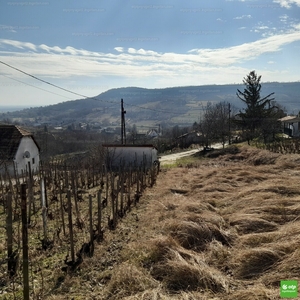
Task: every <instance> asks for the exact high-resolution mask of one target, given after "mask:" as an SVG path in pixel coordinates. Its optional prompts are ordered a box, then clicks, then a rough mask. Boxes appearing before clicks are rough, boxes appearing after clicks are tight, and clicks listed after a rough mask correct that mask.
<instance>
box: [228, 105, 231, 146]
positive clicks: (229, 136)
mask: <svg viewBox="0 0 300 300" xmlns="http://www.w3.org/2000/svg"><path fill="white" fill-rule="evenodd" d="M230 113H231V109H230V103H228V117H229V118H228V126H229V128H228V129H229V132H228V145H230V143H231V141H230V139H231V134H230V131H231V128H230Z"/></svg>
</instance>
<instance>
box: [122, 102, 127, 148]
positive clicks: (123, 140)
mask: <svg viewBox="0 0 300 300" xmlns="http://www.w3.org/2000/svg"><path fill="white" fill-rule="evenodd" d="M125 114H126V111H125V110H124V106H123V99H121V144H122V145H126V128H125Z"/></svg>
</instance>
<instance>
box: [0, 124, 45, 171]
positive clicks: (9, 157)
mask: <svg viewBox="0 0 300 300" xmlns="http://www.w3.org/2000/svg"><path fill="white" fill-rule="evenodd" d="M39 163H40V148H39V146H38V144H37V143H36V141H35V139H34V137H33V135H32V134H31V133H30V132H29V131H27V130H25V129H23V128H21V127H19V126H16V125H1V124H0V174H2V175H3V174H7V173H8V174H10V175H14V174H15V173H17V174H19V175H21V174H22V172H25V171H27V170H29V168H30V169H31V171H32V172H37V171H38V170H39Z"/></svg>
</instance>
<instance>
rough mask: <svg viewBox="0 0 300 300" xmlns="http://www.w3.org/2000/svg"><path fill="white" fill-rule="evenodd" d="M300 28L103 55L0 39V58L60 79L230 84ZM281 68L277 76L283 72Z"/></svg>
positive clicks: (4, 71)
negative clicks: (235, 40)
mask: <svg viewBox="0 0 300 300" xmlns="http://www.w3.org/2000/svg"><path fill="white" fill-rule="evenodd" d="M299 32H300V24H297V25H295V26H294V29H293V30H290V31H289V32H286V33H283V34H276V35H273V36H269V37H267V38H261V39H259V40H257V41H254V42H249V43H244V44H241V45H237V46H232V47H227V48H217V49H211V48H202V49H192V50H190V51H188V52H187V53H172V52H165V53H159V52H156V51H153V50H147V49H142V48H140V49H135V48H133V47H130V48H127V49H124V48H123V47H115V48H114V50H115V51H113V52H112V53H102V52H93V51H88V50H84V49H76V48H74V47H70V46H68V47H65V48H62V47H58V46H48V45H45V44H41V45H34V44H32V43H25V42H20V41H14V40H6V39H0V57H1V58H0V60H2V61H4V62H5V63H8V64H10V65H12V66H16V67H18V68H19V69H21V70H24V71H25V72H28V73H31V74H33V75H35V76H43V78H49V77H52V78H58V79H59V80H65V79H68V80H69V79H74V78H75V79H74V80H77V79H76V78H78V77H84V78H86V79H88V78H90V79H92V78H98V79H99V78H108V77H111V76H118V78H123V79H122V80H124V78H126V80H127V79H128V80H133V82H137V81H138V82H141V80H149V82H151V83H149V84H151V85H152V86H153V87H155V85H156V86H157V87H159V85H158V83H162V82H164V84H165V85H169V86H174V85H184V84H197V83H196V81H198V84H200V83H201V84H209V83H212V82H215V83H230V82H233V81H234V79H233V78H236V77H237V76H238V77H239V78H242V77H243V76H245V74H247V72H248V71H249V70H247V69H246V68H245V67H243V65H246V64H247V63H250V62H254V63H255V59H256V58H259V57H261V56H262V55H264V54H269V53H276V52H279V51H281V50H282V47H283V46H284V45H287V44H290V43H293V42H295V41H299V40H300V34H299ZM11 47H14V48H15V49H11ZM20 49H21V50H22V51H20ZM267 57H268V56H266V60H265V61H266V63H267V62H268V63H269V64H271V62H270V57H269V59H268V58H267ZM272 72H273V73H272ZM272 72H271V71H270V73H267V74H269V79H268V80H271V78H272V77H271V76H274V71H272ZM278 72H279V73H276V76H279V75H280V72H281V71H278ZM1 73H2V74H6V75H13V76H24V75H23V74H21V73H18V72H16V71H14V70H12V69H9V68H1ZM183 74H184V76H183ZM208 74H209V76H208ZM264 74H266V72H265V71H264ZM272 74H273V75H272ZM235 76H236V77H235ZM199 78H201V80H202V81H199ZM285 78H286V77H285ZM277 80H278V79H277ZM297 80H298V79H297Z"/></svg>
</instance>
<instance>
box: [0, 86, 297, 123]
mask: <svg viewBox="0 0 300 300" xmlns="http://www.w3.org/2000/svg"><path fill="white" fill-rule="evenodd" d="M243 88H244V86H243V85H242V84H231V85H204V86H186V87H172V88H164V89H145V88H138V87H126V88H117V89H111V90H108V91H106V92H104V93H101V94H100V95H98V96H95V97H94V98H86V99H78V100H73V101H66V102H62V103H59V104H55V105H50V106H44V107H43V106H42V107H33V108H28V109H24V110H20V111H17V112H9V113H2V114H1V115H0V120H4V119H10V120H12V121H18V122H20V123H22V124H24V125H33V124H44V123H48V124H52V125H67V124H71V123H74V122H76V123H78V122H84V123H98V124H101V125H102V126H111V125H115V126H118V125H119V124H120V100H121V98H122V99H124V106H125V109H126V111H127V114H126V120H127V122H128V124H137V125H151V126H153V125H154V124H159V123H164V124H167V125H171V126H174V125H175V124H176V125H177V124H178V125H191V124H192V123H193V122H195V121H198V120H199V117H200V114H201V111H202V110H203V107H205V105H206V103H207V102H221V101H226V102H229V103H231V105H232V107H235V108H236V109H237V110H238V109H240V108H242V105H243V103H242V102H241V101H240V100H239V99H238V98H237V96H236V91H237V89H243ZM272 92H274V93H275V100H276V101H277V102H278V103H280V104H281V105H282V106H284V107H285V108H286V109H287V110H288V111H289V112H292V111H294V112H295V113H298V111H299V109H300V108H299V94H300V82H292V83H277V82H273V83H263V84H262V91H261V95H262V96H265V95H267V94H269V93H272Z"/></svg>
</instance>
